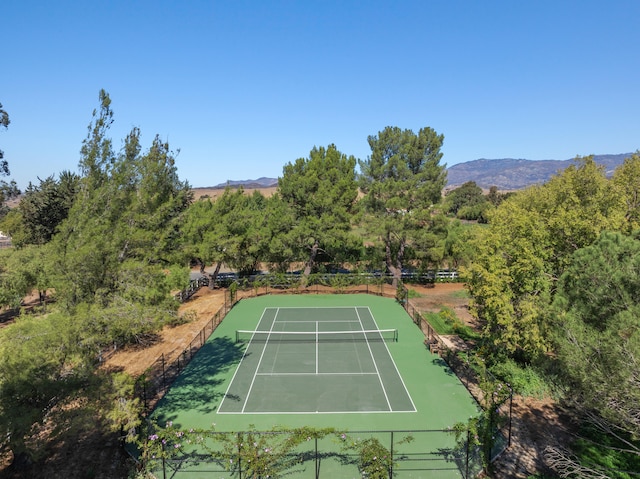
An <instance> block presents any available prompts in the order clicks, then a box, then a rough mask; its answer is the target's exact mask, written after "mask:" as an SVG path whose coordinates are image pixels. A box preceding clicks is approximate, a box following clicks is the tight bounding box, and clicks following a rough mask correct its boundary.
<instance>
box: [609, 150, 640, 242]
mask: <svg viewBox="0 0 640 479" xmlns="http://www.w3.org/2000/svg"><path fill="white" fill-rule="evenodd" d="M613 184H614V187H615V188H616V193H617V194H618V195H620V200H621V203H622V204H623V205H624V206H623V212H624V219H625V223H626V224H625V226H624V227H623V232H625V233H631V232H633V231H636V230H638V229H639V228H640V154H638V153H636V154H635V155H632V156H631V157H630V158H627V159H625V160H624V164H623V165H622V166H620V167H618V168H616V171H615V172H614V174H613Z"/></svg>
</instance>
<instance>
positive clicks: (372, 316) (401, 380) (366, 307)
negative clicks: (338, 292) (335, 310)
mask: <svg viewBox="0 0 640 479" xmlns="http://www.w3.org/2000/svg"><path fill="white" fill-rule="evenodd" d="M360 307H361V308H365V309H367V310H368V311H369V316H371V319H372V320H373V324H374V325H375V327H376V329H380V328H379V327H378V323H377V321H376V317H375V316H374V315H373V313H372V312H371V308H369V306H360ZM357 312H358V309H357V308H356V313H357ZM358 317H360V315H359V314H358ZM383 343H384V347H385V349H386V350H387V354H388V355H389V358H391V364H393V367H394V368H395V370H396V373H397V374H398V377H399V378H400V382H401V383H402V387H404V392H406V393H407V396H408V397H409V401H411V406H413V410H414V411H417V410H418V409H417V408H416V405H415V403H414V402H413V398H412V397H411V394H409V390H408V389H407V385H406V384H405V383H404V379H402V374H400V370H399V369H398V365H397V364H396V361H395V360H394V359H393V354H391V351H389V346H387V343H386V342H384V341H383ZM394 412H397V411H394Z"/></svg>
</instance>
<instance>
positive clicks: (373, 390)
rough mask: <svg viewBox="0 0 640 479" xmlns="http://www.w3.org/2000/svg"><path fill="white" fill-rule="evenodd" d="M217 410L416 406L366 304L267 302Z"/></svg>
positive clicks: (246, 334) (243, 335)
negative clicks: (285, 304) (280, 304)
mask: <svg viewBox="0 0 640 479" xmlns="http://www.w3.org/2000/svg"><path fill="white" fill-rule="evenodd" d="M242 340H246V344H247V346H246V350H245V353H244V355H243V357H242V360H241V361H240V364H239V366H238V368H237V370H236V374H235V375H234V377H233V380H232V381H231V383H230V385H229V388H228V390H227V392H226V394H225V396H224V398H223V400H222V402H221V404H220V406H219V407H218V413H219V414H225V413H241V414H242V413H262V414H274V413H279V414H300V413H334V414H335V413H342V412H345V413H356V412H360V413H371V412H408V411H415V406H414V404H413V402H412V400H411V396H410V395H409V392H408V391H407V389H406V387H405V385H404V383H403V381H402V377H401V376H400V373H399V372H398V369H397V367H396V364H395V362H394V361H393V358H392V357H391V353H390V352H389V349H388V348H387V344H386V342H387V341H397V329H387V330H380V329H379V328H378V325H377V323H376V321H375V318H374V317H373V314H372V312H371V309H370V308H369V307H358V306H354V307H322V308H317V307H312V308H308V307H307V308H304V307H302V308H301V307H288V308H287V307H279V308H265V309H264V311H263V313H262V315H261V318H260V321H259V323H258V330H254V331H236V341H238V342H240V341H242Z"/></svg>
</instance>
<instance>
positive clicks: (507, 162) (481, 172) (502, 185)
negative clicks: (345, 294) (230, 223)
mask: <svg viewBox="0 0 640 479" xmlns="http://www.w3.org/2000/svg"><path fill="white" fill-rule="evenodd" d="M631 155H632V153H622V154H617V155H594V157H593V159H594V160H595V162H596V163H597V164H599V165H601V166H602V167H603V168H604V170H605V173H606V174H607V176H611V174H613V171H614V170H615V169H616V168H617V167H618V166H619V165H621V164H622V163H623V162H624V160H625V158H628V157H630V156H631ZM574 162H575V159H569V160H525V159H515V158H502V159H494V160H489V159H485V158H481V159H479V160H472V161H467V162H464V163H458V164H456V165H453V166H451V167H449V168H447V189H453V188H455V187H457V186H460V185H462V184H463V183H466V182H467V181H474V182H475V183H476V184H477V185H478V186H480V187H481V188H485V189H488V188H490V187H491V186H496V187H498V190H502V191H504V190H520V189H523V188H526V187H527V186H530V185H534V184H541V183H544V182H546V181H548V180H549V179H551V177H552V176H554V175H556V174H558V173H560V172H561V171H563V170H565V169H566V168H567V167H568V166H570V165H572V164H574ZM277 185H278V179H277V178H266V177H262V178H258V179H257V180H240V181H227V182H226V183H221V184H219V185H216V186H215V187H214V188H224V187H226V186H231V187H237V186H243V187H244V188H270V187H274V186H277Z"/></svg>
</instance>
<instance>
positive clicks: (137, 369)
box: [104, 288, 224, 377]
mask: <svg viewBox="0 0 640 479" xmlns="http://www.w3.org/2000/svg"><path fill="white" fill-rule="evenodd" d="M223 305H224V290H221V289H215V290H211V289H209V288H201V289H200V290H199V291H198V292H197V293H196V294H194V295H193V296H192V297H191V299H190V300H189V301H187V302H186V303H184V304H183V305H182V306H181V307H180V309H179V311H178V314H179V315H180V316H186V317H191V316H192V317H193V320H192V321H189V322H188V323H186V324H181V325H179V326H174V327H170V328H165V329H164V330H163V331H162V332H160V333H159V335H158V337H157V339H156V341H155V342H154V344H152V345H150V346H148V347H145V348H139V347H131V348H125V349H123V350H122V351H118V352H117V353H116V354H114V355H113V356H111V357H110V358H109V359H108V360H107V361H105V364H104V367H106V368H109V369H116V370H122V371H125V372H127V373H129V374H131V375H132V376H134V377H135V376H139V375H140V374H142V373H143V372H144V371H146V370H147V369H148V368H149V367H150V366H151V365H152V364H153V363H154V362H155V361H156V360H157V359H158V358H160V356H162V355H164V358H165V360H166V361H167V362H171V361H172V360H174V359H175V358H176V357H178V356H179V355H180V354H181V353H182V351H184V350H185V349H186V348H187V346H188V345H189V344H190V343H191V341H192V340H193V339H194V338H195V337H196V336H197V335H198V333H200V331H201V330H202V329H203V328H204V326H205V325H206V324H207V323H208V322H209V321H210V320H211V318H212V317H213V316H214V315H215V314H216V313H217V312H218V311H219V310H220V308H221V307H222V306H223Z"/></svg>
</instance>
